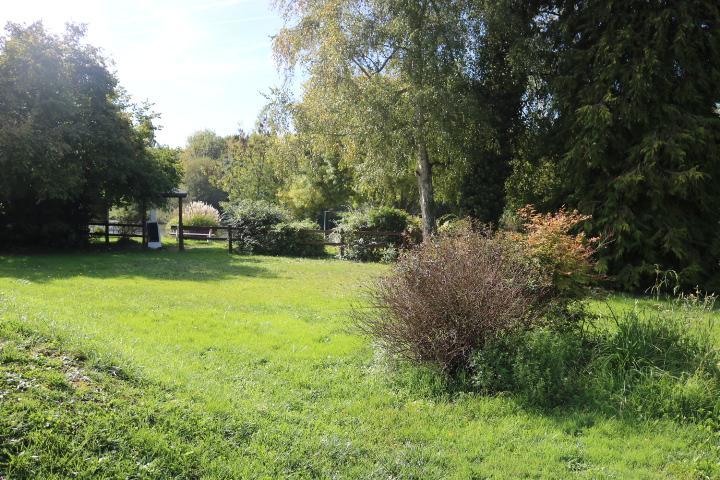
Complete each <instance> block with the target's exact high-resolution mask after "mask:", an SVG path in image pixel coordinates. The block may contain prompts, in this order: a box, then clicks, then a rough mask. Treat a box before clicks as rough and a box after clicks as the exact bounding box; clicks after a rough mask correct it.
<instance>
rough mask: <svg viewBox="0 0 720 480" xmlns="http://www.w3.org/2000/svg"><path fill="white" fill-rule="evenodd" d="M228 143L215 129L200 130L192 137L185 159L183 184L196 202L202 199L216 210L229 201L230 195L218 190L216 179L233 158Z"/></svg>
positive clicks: (184, 152) (188, 140)
mask: <svg viewBox="0 0 720 480" xmlns="http://www.w3.org/2000/svg"><path fill="white" fill-rule="evenodd" d="M228 141H229V139H226V138H223V137H221V136H220V135H218V134H216V133H215V132H213V131H212V130H200V131H197V132H195V133H193V134H192V135H190V136H189V137H188V139H187V144H186V146H185V149H184V150H183V152H182V154H181V159H182V165H183V172H184V175H183V183H184V184H185V187H186V188H187V190H188V195H189V196H190V198H191V199H192V200H200V201H203V202H206V203H209V204H211V205H213V206H215V207H216V208H217V207H219V206H220V203H221V202H224V201H225V200H227V198H228V195H227V193H226V191H224V190H223V189H222V188H219V187H218V184H217V182H216V178H217V177H218V176H219V175H220V174H221V171H222V169H223V166H224V163H225V162H226V161H227V159H228V157H229V151H228Z"/></svg>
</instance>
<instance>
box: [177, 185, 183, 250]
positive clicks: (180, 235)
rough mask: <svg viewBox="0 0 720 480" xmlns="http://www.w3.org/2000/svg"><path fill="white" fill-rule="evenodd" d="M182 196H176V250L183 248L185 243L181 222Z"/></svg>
mask: <svg viewBox="0 0 720 480" xmlns="http://www.w3.org/2000/svg"><path fill="white" fill-rule="evenodd" d="M182 210H183V207H182V197H178V227H177V239H178V250H180V251H182V250H185V243H184V242H183V224H182Z"/></svg>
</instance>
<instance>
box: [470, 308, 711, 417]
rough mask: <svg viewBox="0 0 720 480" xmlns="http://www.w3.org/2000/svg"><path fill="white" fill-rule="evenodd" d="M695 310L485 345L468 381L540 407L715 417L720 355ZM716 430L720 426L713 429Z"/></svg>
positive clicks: (627, 316)
mask: <svg viewBox="0 0 720 480" xmlns="http://www.w3.org/2000/svg"><path fill="white" fill-rule="evenodd" d="M702 313H703V312H702V311H701V310H699V309H691V310H686V311H683V310H679V309H673V310H671V311H669V312H668V311H658V310H654V309H647V308H646V309H642V310H639V311H628V312H624V313H623V314H622V315H620V316H619V317H616V318H615V321H614V326H613V327H614V328H613V329H611V330H607V329H604V330H598V331H595V332H591V333H592V334H588V333H587V332H586V333H585V334H583V333H582V332H579V331H577V330H569V331H557V330H552V329H549V328H546V327H542V328H539V329H533V330H527V331H519V332H511V333H509V334H507V335H500V336H497V337H494V338H490V339H489V340H487V341H486V342H485V343H484V344H483V345H482V347H481V348H480V349H478V350H477V351H476V352H475V353H474V354H473V355H472V358H471V360H470V363H469V365H470V371H471V374H470V377H471V384H472V386H473V387H474V388H476V389H478V390H479V391H480V392H483V393H498V392H512V393H514V394H516V395H518V396H519V397H521V398H522V399H523V400H525V401H526V402H528V403H530V404H533V405H537V406H542V407H555V406H561V405H566V406H567V405H572V404H576V405H592V406H594V407H597V408H601V409H604V410H609V411H614V412H624V413H626V414H631V415H635V416H640V417H642V418H660V417H669V418H675V419H681V420H707V419H715V420H717V418H718V415H720V400H719V399H720V371H719V369H718V361H720V354H719V353H718V350H717V349H716V348H715V347H714V346H713V344H712V340H711V336H710V335H709V331H710V327H705V329H703V328H701V327H700V326H699V325H698V322H697V315H698V314H702ZM716 426H720V425H716Z"/></svg>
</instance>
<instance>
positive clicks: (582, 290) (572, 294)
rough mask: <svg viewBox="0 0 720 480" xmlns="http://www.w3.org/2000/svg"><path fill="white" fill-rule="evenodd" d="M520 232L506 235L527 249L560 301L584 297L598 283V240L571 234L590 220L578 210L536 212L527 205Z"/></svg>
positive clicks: (523, 209) (521, 211) (580, 234)
mask: <svg viewBox="0 0 720 480" xmlns="http://www.w3.org/2000/svg"><path fill="white" fill-rule="evenodd" d="M518 216H519V218H520V219H521V221H522V222H523V223H522V225H523V226H522V229H523V230H524V231H523V232H521V233H517V232H506V233H505V235H506V236H507V237H508V238H509V239H511V240H515V241H518V242H519V243H520V244H522V245H523V246H524V248H525V249H526V250H527V255H528V257H530V258H532V259H533V260H534V261H536V262H538V264H539V267H540V268H541V269H542V270H543V271H545V272H547V274H548V275H549V276H550V277H551V282H552V285H553V289H554V292H553V294H554V295H555V296H556V297H560V298H568V299H571V298H576V299H577V298H582V297H584V296H586V295H587V293H588V290H589V288H590V287H591V286H592V285H593V283H594V282H595V281H596V280H597V275H596V274H595V261H594V259H593V255H594V254H595V247H596V246H597V245H598V243H599V238H587V237H586V236H585V234H584V233H583V232H580V233H577V234H572V233H571V232H572V231H573V230H575V229H577V228H578V226H579V225H580V224H581V223H582V222H584V221H586V220H589V219H590V217H589V216H587V215H581V214H579V213H578V212H577V211H572V212H568V211H566V210H565V209H564V208H561V209H560V210H558V211H557V212H555V213H546V214H542V213H537V212H536V211H535V209H534V208H533V207H532V206H530V205H528V206H527V207H525V208H522V209H520V210H519V211H518Z"/></svg>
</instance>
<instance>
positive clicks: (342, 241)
mask: <svg viewBox="0 0 720 480" xmlns="http://www.w3.org/2000/svg"><path fill="white" fill-rule="evenodd" d="M339 238H340V258H344V257H345V241H344V240H343V230H342V228H341V229H340V237H339Z"/></svg>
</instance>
